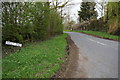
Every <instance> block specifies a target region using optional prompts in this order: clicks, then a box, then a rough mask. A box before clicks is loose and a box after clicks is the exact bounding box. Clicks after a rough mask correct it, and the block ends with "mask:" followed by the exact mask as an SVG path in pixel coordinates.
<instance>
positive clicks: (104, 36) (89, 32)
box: [65, 30, 120, 40]
mask: <svg viewBox="0 0 120 80" xmlns="http://www.w3.org/2000/svg"><path fill="white" fill-rule="evenodd" d="M65 31H69V32H83V33H87V34H92V35H96V36H99V37H101V38H108V39H113V40H120V36H116V35H110V34H108V33H105V32H98V31H71V30H65Z"/></svg>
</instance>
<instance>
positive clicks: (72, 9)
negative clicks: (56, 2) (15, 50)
mask: <svg viewBox="0 0 120 80" xmlns="http://www.w3.org/2000/svg"><path fill="white" fill-rule="evenodd" d="M60 1H62V0H60ZM64 1H65V0H64ZM99 1H100V0H99ZM81 2H82V0H71V1H70V2H69V3H68V4H71V5H69V6H66V7H65V8H64V9H63V13H66V14H67V15H70V19H71V20H74V21H76V22H77V21H78V20H77V19H78V11H79V10H80V5H81ZM96 10H97V12H98V18H99V17H101V14H100V12H99V10H98V9H96Z"/></svg>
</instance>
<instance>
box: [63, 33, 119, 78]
mask: <svg viewBox="0 0 120 80" xmlns="http://www.w3.org/2000/svg"><path fill="white" fill-rule="evenodd" d="M65 33H68V34H69V35H70V37H71V39H72V40H73V41H74V43H75V44H76V46H77V47H78V48H79V59H78V60H77V61H78V67H77V71H76V73H75V74H74V75H73V77H75V78H81V77H83V78H118V43H119V42H117V41H111V40H106V39H101V38H97V37H93V36H89V35H86V34H82V33H77V32H65ZM81 75H84V76H81Z"/></svg>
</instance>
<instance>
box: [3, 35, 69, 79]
mask: <svg viewBox="0 0 120 80" xmlns="http://www.w3.org/2000/svg"><path fill="white" fill-rule="evenodd" d="M66 37H67V34H63V35H60V36H57V37H54V38H52V39H50V40H47V41H43V42H37V43H34V44H30V45H29V46H27V47H26V48H22V49H21V50H20V51H19V52H16V53H14V54H10V55H9V56H6V57H5V58H3V74H2V76H3V78H50V77H51V76H53V75H54V74H55V72H57V71H58V69H59V67H60V64H62V63H64V60H63V59H62V58H63V57H64V56H65V55H66V51H65V49H66V45H67V42H66V39H65V38H66Z"/></svg>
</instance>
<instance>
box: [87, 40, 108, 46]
mask: <svg viewBox="0 0 120 80" xmlns="http://www.w3.org/2000/svg"><path fill="white" fill-rule="evenodd" d="M88 39H89V40H90V41H94V42H96V43H98V44H101V45H106V44H104V43H101V42H99V41H95V40H93V39H90V38H88Z"/></svg>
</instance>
